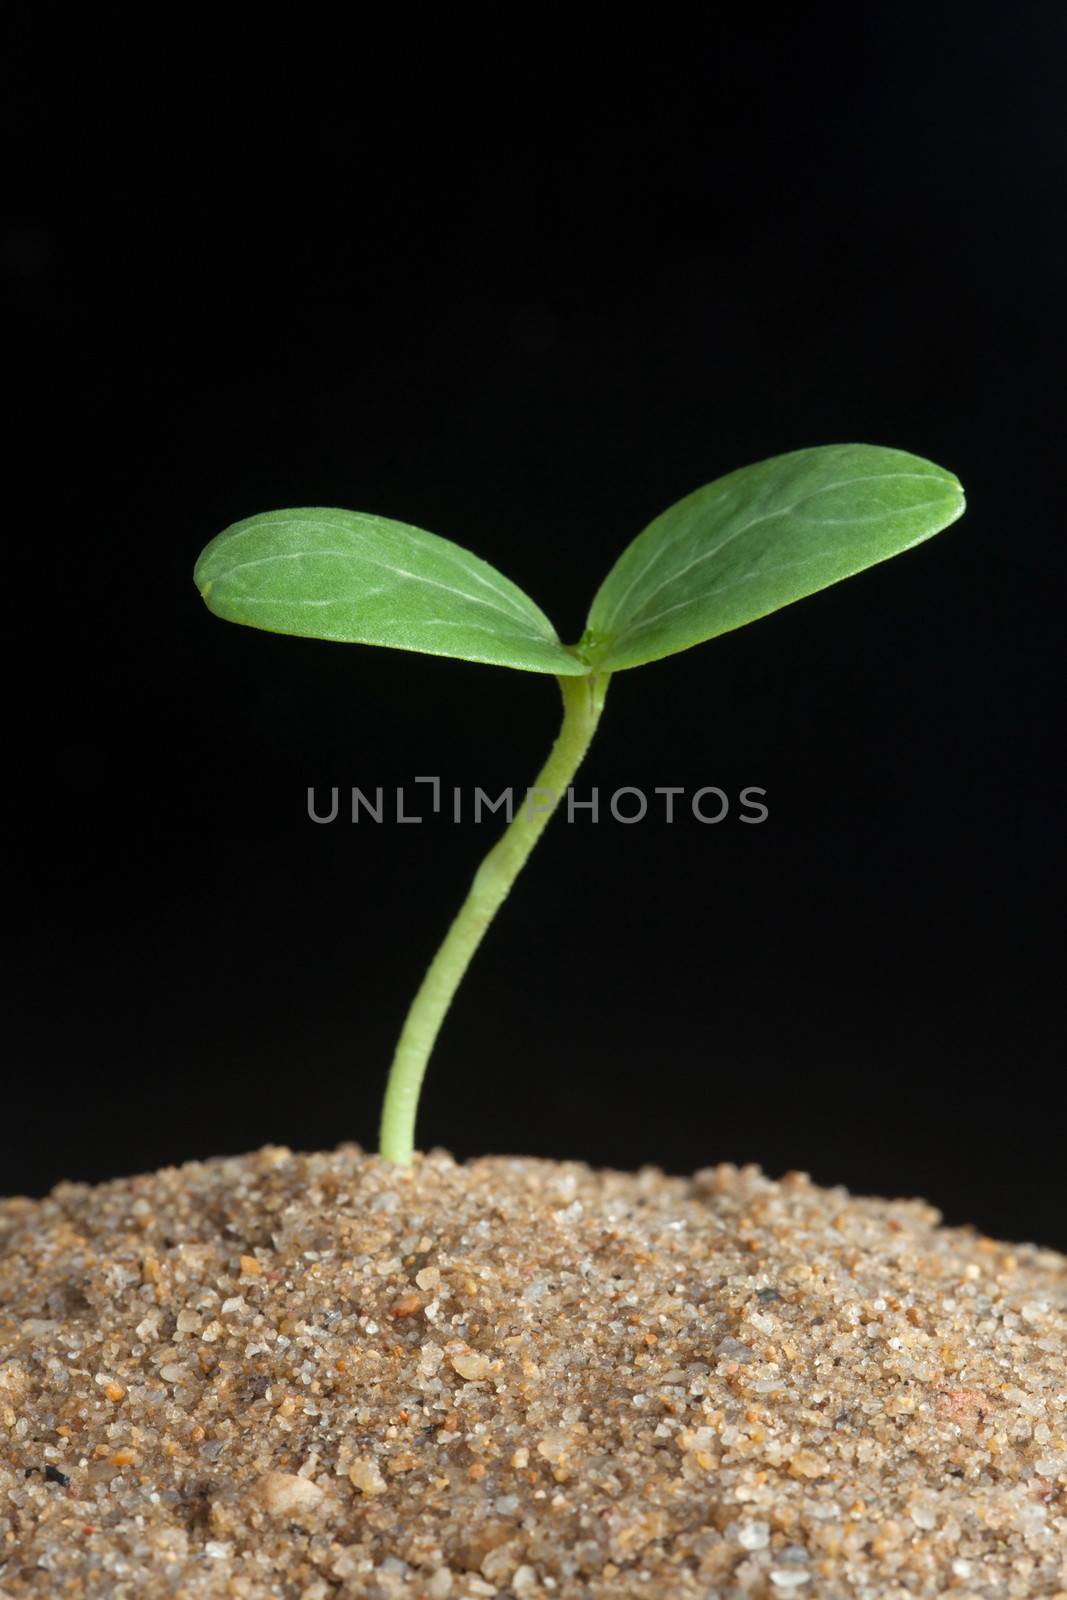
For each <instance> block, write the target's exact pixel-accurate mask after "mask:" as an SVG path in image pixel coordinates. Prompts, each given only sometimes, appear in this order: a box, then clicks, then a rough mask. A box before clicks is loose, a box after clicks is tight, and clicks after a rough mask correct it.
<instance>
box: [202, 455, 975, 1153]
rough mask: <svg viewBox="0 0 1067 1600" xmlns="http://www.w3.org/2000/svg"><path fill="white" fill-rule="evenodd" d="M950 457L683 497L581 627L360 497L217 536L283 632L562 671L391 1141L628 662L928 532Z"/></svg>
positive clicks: (414, 1053) (224, 574)
mask: <svg viewBox="0 0 1067 1600" xmlns="http://www.w3.org/2000/svg"><path fill="white" fill-rule="evenodd" d="M963 510H964V498H963V490H962V488H961V487H960V484H959V483H958V481H957V480H956V478H954V477H953V475H952V474H951V473H950V472H946V471H944V470H943V468H941V467H936V466H934V465H933V463H932V462H929V461H924V460H922V459H921V458H920V457H918V456H913V455H908V454H906V453H905V452H904V451H901V450H887V449H883V448H881V447H879V446H875V445H863V444H840V445H824V446H821V447H819V448H816V449H812V450H794V451H791V452H790V453H789V454H788V455H782V456H774V457H773V458H772V459H771V460H769V461H760V462H757V463H756V464H755V465H754V466H749V467H742V468H741V469H740V470H739V471H737V472H730V473H727V474H726V476H725V477H724V478H718V479H716V480H715V482H714V483H709V484H706V485H705V486H704V487H703V488H702V489H697V490H695V491H694V492H693V493H692V494H690V495H686V497H685V499H683V500H679V501H678V502H677V503H676V504H675V505H673V506H670V507H669V508H668V509H667V510H666V511H664V512H662V514H661V515H660V516H658V517H656V518H655V519H654V521H652V522H650V523H649V525H648V527H647V528H645V530H644V532H643V533H640V534H638V536H637V538H636V539H634V541H633V543H632V544H630V545H628V546H627V548H626V549H625V550H624V551H623V553H622V555H621V556H620V557H619V559H618V561H616V563H615V565H614V566H613V567H612V569H611V571H610V572H609V573H608V575H607V577H606V578H605V579H604V581H603V583H602V584H601V585H600V588H599V589H598V590H597V592H596V595H595V596H594V599H593V604H592V606H591V607H590V610H589V616H588V619H587V623H586V627H585V631H584V633H583V634H582V637H581V638H580V639H579V640H578V643H577V644H573V645H565V644H563V643H562V642H561V640H560V639H559V637H558V635H557V634H556V630H555V629H554V628H553V626H552V624H551V622H550V621H549V620H548V618H547V617H546V616H545V614H544V612H543V611H541V610H540V608H539V607H538V606H536V605H535V604H534V602H533V601H532V600H531V599H529V597H528V596H527V595H525V594H524V593H523V592H522V590H521V589H519V588H517V587H516V585H515V584H513V583H511V582H510V581H509V580H508V579H507V578H505V577H504V576H503V575H502V574H501V573H499V572H497V570H496V568H495V567H491V566H490V565H489V564H488V562H485V561H482V560H480V559H479V557H478V556H475V555H472V554H471V552H470V551H469V550H465V549H464V548H463V547H462V545H458V544H453V542H452V541H451V540H450V539H442V538H439V537H438V535H437V534H433V533H426V532H424V531H423V530H422V529H421V528H412V527H409V526H407V524H405V523H402V522H393V521H391V520H389V519H388V518H386V517H375V516H370V515H368V514H366V513H365V512H359V511H338V510H333V509H318V508H316V509H311V510H290V511H268V512H265V513H264V514H263V515H261V516H255V517H247V518H245V519H244V520H243V521H242V522H235V523H234V524H233V525H232V526H231V527H229V528H227V529H226V530H225V531H224V532H223V533H220V534H219V535H218V537H217V538H215V539H213V540H212V541H211V543H210V544H209V545H208V546H207V548H206V549H205V550H204V551H203V553H202V555H201V557H200V560H199V561H198V562H197V566H196V573H195V581H196V584H197V587H198V588H199V590H200V592H201V594H202V595H203V598H204V600H205V601H206V603H207V605H208V606H209V607H210V609H211V610H212V611H214V612H215V613H216V615H217V616H220V617H225V618H226V619H227V620H228V621H230V622H243V623H246V624H248V625H249V626H251V627H255V628H264V629H267V630H268V631H270V632H272V633H293V634H302V635H304V636H305V637H308V638H312V639H335V640H338V641H340V642H342V643H345V644H377V645H391V646H393V647H395V648H397V649H401V650H416V651H420V652H422V653H423V654H426V655H437V656H455V657H458V658H459V659H460V660H463V661H484V662H486V663H487V664H489V665H491V666H498V667H515V668H517V669H518V670H519V671H522V672H544V673H550V674H552V675H553V676H554V677H555V678H556V679H557V680H558V682H559V686H560V689H561V690H562V693H563V724H562V727H561V728H560V732H559V735H558V737H557V739H556V742H555V744H554V745H553V746H552V750H551V752H550V754H549V757H548V760H547V761H546V762H545V764H544V766H543V767H542V768H541V771H540V772H539V773H538V775H537V778H536V779H535V781H534V784H533V786H532V789H531V793H535V792H540V795H541V796H543V797H544V799H543V803H540V804H539V805H538V806H536V807H535V806H532V805H520V806H519V807H518V809H517V811H516V813H515V815H514V817H513V820H512V821H511V822H510V823H509V825H508V828H507V830H506V832H505V833H504V834H503V836H502V837H501V838H500V839H499V840H498V841H497V843H496V844H495V845H494V846H493V848H492V849H491V850H490V851H489V854H488V855H487V856H486V857H485V859H484V861H483V862H482V864H481V866H480V867H479V868H478V870H477V872H476V873H475V875H474V880H473V882H472V883H471V887H470V891H469V893H468V895H467V898H466V899H465V900H464V902H463V904H462V906H461V907H460V909H459V912H458V914H457V915H456V917H455V920H454V921H453V923H452V925H451V927H450V928H449V930H448V932H447V934H446V935H445V939H444V942H443V944H442V945H441V947H440V949H439V950H438V952H437V954H436V955H435V956H434V958H433V960H432V961H431V963H430V966H429V968H428V970H427V972H426V975H425V977H424V978H423V980H422V985H421V987H420V988H419V990H418V993H417V994H416V996H415V999H414V1001H413V1002H412V1005H411V1009H410V1010H409V1012H408V1015H407V1019H406V1021H405V1023H404V1026H403V1029H402V1031H401V1034H400V1039H399V1042H398V1044H397V1047H396V1053H395V1055H394V1057H393V1063H392V1066H391V1068H390V1072H389V1078H388V1081H387V1084H386V1091H385V1102H384V1106H383V1110H382V1121H381V1136H380V1154H381V1156H382V1158H383V1159H384V1160H387V1161H392V1162H396V1163H398V1164H399V1165H402V1166H407V1165H410V1162H411V1158H412V1152H413V1150H414V1142H415V1113H416V1108H417V1103H418V1096H419V1090H420V1088H421V1086H422V1080H423V1077H424V1075H425V1072H426V1064H427V1061H428V1060H429V1056H430V1052H431V1050H432V1049H433V1046H434V1042H435V1040H436V1038H437V1034H438V1032H439V1030H440V1027H441V1024H442V1022H443V1020H444V1018H445V1015H446V1013H447V1011H448V1007H449V1005H450V1004H451V1001H452V998H453V996H454V994H455V992H456V989H457V988H458V987H459V984H460V981H461V979H462V977H463V974H464V973H465V972H466V970H467V967H468V965H469V964H470V960H471V957H472V956H473V955H474V952H475V950H476V949H477V948H478V945H479V944H480V943H481V940H482V937H483V936H484V934H485V931H486V929H487V928H488V926H489V924H490V922H491V921H492V919H493V917H494V916H495V914H496V912H497V911H498V910H499V908H500V906H501V904H502V903H503V901H504V899H505V898H506V896H507V894H508V891H509V890H510V888H511V886H512V884H513V883H514V881H515V879H516V877H517V876H518V873H519V871H520V869H521V868H522V866H523V864H524V862H525V861H526V858H527V856H528V855H529V854H530V851H531V850H532V849H533V847H534V845H535V844H536V843H537V840H538V839H539V838H540V836H541V833H542V832H543V830H544V827H545V824H546V823H547V821H548V819H549V817H550V816H551V814H552V812H553V810H554V809H555V806H556V805H557V804H558V802H559V800H560V799H561V798H562V797H563V795H564V794H565V793H566V790H567V787H568V785H569V784H570V782H571V779H572V778H573V776H574V773H575V771H576V770H577V768H578V765H579V763H580V761H581V760H582V757H583V756H584V755H585V752H586V750H587V749H588V748H589V741H590V740H591V739H592V737H593V732H594V730H595V728H596V725H597V722H598V720H599V718H600V713H601V711H602V710H603V706H604V696H605V694H606V692H607V687H608V684H609V682H610V681H611V678H612V675H613V674H614V673H616V672H623V671H625V670H626V669H627V668H629V667H640V666H644V665H645V663H646V662H649V661H658V660H660V659H661V658H662V657H664V656H669V655H674V654H675V653H676V652H677V651H679V650H688V649H689V647H690V646H691V645H695V644H701V643H702V642H703V641H704V640H705V639H713V638H715V637H716V635H718V634H720V633H728V632H729V631H730V630H731V629H732V628H740V627H742V626H743V625H744V624H745V623H746V622H754V621H755V620H756V618H757V617H764V616H767V614H768V613H769V612H771V611H777V610H778V608H779V607H780V606H785V605H788V604H789V603H790V602H791V601H793V600H800V599H802V598H803V597H804V596H805V595H809V594H814V593H815V592H816V590H818V589H825V588H827V587H828V586H829V585H830V584H832V583H837V582H838V581H839V580H840V579H842V578H848V577H851V576H852V574H853V573H856V572H862V571H863V570H864V568H865V567H870V566H873V565H874V564H875V563H876V562H878V561H884V560H886V559H887V558H888V557H889V556H893V555H896V554H898V552H900V551H902V550H908V549H910V548H911V546H912V545H916V544H921V542H922V541H923V540H924V539H929V538H930V537H931V536H932V535H933V534H935V533H937V532H939V531H940V530H941V529H942V528H945V527H947V526H948V525H949V524H950V523H952V522H955V521H956V519H957V517H959V516H961V515H962V514H963Z"/></svg>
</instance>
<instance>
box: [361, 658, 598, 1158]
mask: <svg viewBox="0 0 1067 1600" xmlns="http://www.w3.org/2000/svg"><path fill="white" fill-rule="evenodd" d="M610 676H611V674H610V673H607V672H600V673H594V672H591V673H589V674H587V675H586V676H584V677H561V678H560V679H559V680H558V681H559V685H560V688H561V690H562V691H563V725H562V727H561V728H560V731H559V734H558V736H557V738H556V742H555V744H554V745H553V746H552V750H551V752H550V754H549V757H548V760H547V761H546V762H545V764H544V766H543V767H542V768H541V771H540V772H539V773H538V774H537V777H536V779H535V781H534V784H533V786H532V788H531V789H530V790H529V791H528V794H527V795H526V796H523V798H522V799H521V800H520V802H519V805H518V807H517V809H516V810H515V813H514V816H513V820H512V821H511V822H510V823H509V825H508V828H507V830H506V832H505V833H504V834H503V836H502V837H501V838H500V839H499V840H498V841H497V843H496V844H495V845H494V846H493V848H492V849H491V850H490V852H489V854H488V855H487V856H486V858H485V860H484V861H483V862H482V864H481V866H480V867H479V868H478V871H477V872H476V873H475V874H474V880H473V882H472V884H471V887H470V891H469V892H468V894H467V898H466V899H465V900H464V902H463V904H462V906H461V907H460V909H459V912H458V914H457V915H456V918H455V921H454V922H453V923H452V926H451V927H450V928H449V930H448V932H447V934H446V935H445V939H444V943H443V944H442V945H441V948H440V949H439V950H438V952H437V954H436V955H435V956H434V958H433V960H432V961H431V963H430V966H429V969H428V970H427V973H426V976H425V977H424V978H423V980H422V985H421V987H420V989H419V992H418V994H417V995H416V996H415V999H414V1001H413V1003H412V1006H411V1010H410V1011H409V1012H408V1014H407V1019H406V1021H405V1023H404V1027H403V1030H402V1032H401V1034H400V1040H399V1042H398V1044H397V1047H396V1054H395V1055H394V1056H393V1064H392V1066H391V1067H390V1069H389V1080H388V1082H387V1084H386V1088H385V1103H384V1105H383V1107H382V1122H381V1132H380V1152H379V1153H380V1155H381V1157H382V1160H383V1161H393V1162H396V1163H397V1165H399V1166H403V1167H407V1166H410V1165H411V1158H412V1153H413V1151H414V1148H415V1111H416V1108H417V1106H418V1099H419V1090H420V1089H421V1087H422V1080H423V1076H424V1074H425V1072H426V1063H427V1061H428V1060H429V1057H430V1051H431V1050H432V1049H433V1046H434V1041H435V1040H436V1038H437V1034H438V1032H439V1030H440V1027H441V1024H442V1022H443V1021H444V1018H445V1014H446V1013H447V1011H448V1008H449V1006H450V1005H451V1003H452V997H453V995H454V994H455V992H456V990H457V989H458V988H459V985H460V981H461V979H462V977H463V974H464V973H465V972H466V970H467V967H468V966H469V965H470V961H471V957H472V956H473V955H474V952H475V951H476V950H477V948H478V946H479V944H480V943H481V941H482V937H483V935H484V933H485V930H486V929H487V928H488V926H489V924H490V922H492V920H493V917H494V916H495V915H496V912H497V911H498V910H499V908H500V906H501V905H502V904H503V902H504V900H505V899H506V898H507V894H508V891H509V889H510V888H511V886H512V884H513V883H514V882H515V879H516V878H517V877H518V875H519V872H520V870H521V868H522V866H523V864H524V862H525V861H526V858H527V856H528V855H529V854H530V851H531V850H532V849H533V847H534V845H535V844H536V843H537V841H538V839H539V838H540V837H541V834H542V833H543V831H544V828H545V824H546V823H547V822H548V819H549V817H550V816H551V815H552V812H553V811H554V810H555V808H556V805H557V804H558V803H559V801H560V800H561V799H562V798H563V795H564V794H565V792H566V789H567V786H568V784H569V783H570V781H571V779H572V778H573V776H574V774H575V772H576V771H577V769H578V765H579V763H580V761H581V759H582V757H583V756H584V755H585V752H586V751H587V750H588V748H589V742H590V740H591V739H592V737H593V733H594V731H595V729H596V725H597V722H598V721H599V720H600V713H601V711H602V710H603V707H604V696H605V694H606V692H607V687H608V679H609V678H610ZM538 791H540V793H539V792H538Z"/></svg>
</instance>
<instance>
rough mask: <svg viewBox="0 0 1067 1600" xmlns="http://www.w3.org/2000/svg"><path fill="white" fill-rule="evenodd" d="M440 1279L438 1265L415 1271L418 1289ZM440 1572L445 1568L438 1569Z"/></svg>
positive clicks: (431, 1285) (432, 1286) (429, 1286)
mask: <svg viewBox="0 0 1067 1600" xmlns="http://www.w3.org/2000/svg"><path fill="white" fill-rule="evenodd" d="M440 1281H441V1272H440V1269H439V1268H438V1267H423V1269H422V1271H421V1272H416V1274H415V1283H416V1285H417V1287H418V1288H420V1289H436V1288H437V1285H438V1284H439V1283H440ZM440 1570H441V1571H442V1572H443V1571H444V1570H445V1568H443V1567H442V1568H441V1569H440Z"/></svg>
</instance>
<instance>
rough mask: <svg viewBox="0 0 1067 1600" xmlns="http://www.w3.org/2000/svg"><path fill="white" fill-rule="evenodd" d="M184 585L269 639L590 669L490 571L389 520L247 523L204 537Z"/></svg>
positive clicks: (299, 518) (295, 516)
mask: <svg viewBox="0 0 1067 1600" xmlns="http://www.w3.org/2000/svg"><path fill="white" fill-rule="evenodd" d="M194 578H195V582H196V585H197V588H198V589H199V590H200V592H201V594H202V595H203V598H204V600H205V602H206V604H207V606H208V607H209V609H210V610H212V611H214V612H215V613H216V615H218V616H220V617H225V618H226V619H227V620H228V621H230V622H243V623H246V624H248V625H249V626H250V627H254V628H264V629H267V630H268V631H269V632H271V633H294V634H302V635H303V636H305V637H307V638H312V639H335V640H339V641H341V642H343V643H346V644H377V645H391V646H394V647H395V648H397V649H401V650H417V651H422V652H425V653H426V654H429V655H435V656H457V657H459V658H460V659H461V660H463V661H483V662H486V663H489V664H490V665H493V666H500V667H517V668H519V669H520V670H523V671H526V672H550V673H554V674H556V675H564V676H578V675H581V674H584V673H586V672H588V670H589V669H588V667H587V665H586V664H585V663H584V662H583V661H581V660H580V659H579V658H578V657H577V656H576V655H574V654H573V653H572V652H571V651H570V650H568V649H566V648H565V646H564V645H563V644H561V642H560V640H559V638H558V636H557V634H556V631H555V629H554V628H553V626H552V624H551V622H550V621H549V620H548V618H547V617H546V616H545V614H544V612H543V611H542V610H541V609H540V608H539V607H538V606H536V605H534V603H533V601H532V600H531V599H529V597H528V596H527V595H525V594H524V593H523V592H522V590H521V589H520V588H518V586H517V585H516V584H514V583H512V582H511V581H510V580H509V579H508V578H505V577H504V576H503V575H502V574H501V573H499V572H497V570H496V568H495V567H491V566H490V565H489V563H488V562H487V561H482V560H481V559H480V558H479V557H478V556H475V555H472V554H471V552H470V551H469V550H465V549H464V548H463V546H462V545H458V544H454V543H453V542H452V540H451V539H442V538H441V537H440V536H439V535H438V534H435V533H427V532H425V531H424V530H423V529H422V528H412V527H409V526H408V525H407V524H406V523H403V522H393V521H391V520H390V519H389V518H387V517H375V516H369V515H368V514H366V513H364V512H360V511H340V510H335V509H333V508H322V507H314V508H300V509H296V510H288V511H268V512H265V513H264V514H263V515H261V516H255V517H246V518H245V519H244V520H243V521H241V522H235V523H233V524H232V526H231V527H229V528H226V529H225V530H224V532H222V533H220V534H219V535H218V537H217V538H215V539H213V540H212V541H211V543H210V544H209V545H208V546H207V547H206V549H205V550H204V551H203V553H202V555H201V557H200V560H199V561H198V562H197V564H196V571H195V574H194Z"/></svg>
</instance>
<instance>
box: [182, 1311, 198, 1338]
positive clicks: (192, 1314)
mask: <svg viewBox="0 0 1067 1600" xmlns="http://www.w3.org/2000/svg"><path fill="white" fill-rule="evenodd" d="M201 1320H202V1319H201V1316H200V1313H199V1311H179V1312H178V1332H179V1333H196V1332H197V1330H198V1329H199V1327H200V1323H201Z"/></svg>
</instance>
